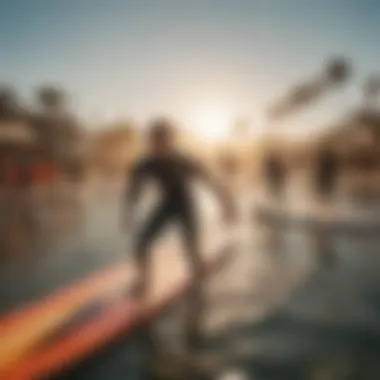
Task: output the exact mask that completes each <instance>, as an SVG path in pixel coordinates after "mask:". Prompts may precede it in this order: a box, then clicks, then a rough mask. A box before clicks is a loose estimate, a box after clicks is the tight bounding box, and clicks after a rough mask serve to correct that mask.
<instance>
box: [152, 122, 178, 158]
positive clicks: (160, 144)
mask: <svg viewBox="0 0 380 380" xmlns="http://www.w3.org/2000/svg"><path fill="white" fill-rule="evenodd" d="M175 139H176V126H175V125H174V123H173V122H172V121H170V120H169V119H166V118H159V119H155V120H153V121H152V122H151V123H150V125H149V126H148V142H149V146H150V149H151V150H152V151H153V153H158V154H165V153H168V152H171V151H172V150H173V149H174V145H175Z"/></svg>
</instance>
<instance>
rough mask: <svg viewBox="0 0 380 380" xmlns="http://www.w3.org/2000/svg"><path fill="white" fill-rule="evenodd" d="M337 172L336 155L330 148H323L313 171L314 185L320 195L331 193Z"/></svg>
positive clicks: (325, 195) (324, 195)
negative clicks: (314, 171)
mask: <svg viewBox="0 0 380 380" xmlns="http://www.w3.org/2000/svg"><path fill="white" fill-rule="evenodd" d="M338 174H339V166H338V160H337V157H336V156H335V154H334V153H333V152H332V151H331V150H329V149H325V150H323V151H322V152H321V153H320V154H319V157H318V161H317V168H316V173H315V187H316V190H317V192H318V194H319V195H320V196H322V197H327V196H329V195H331V194H332V192H333V190H334V187H335V185H336V181H337V179H338Z"/></svg>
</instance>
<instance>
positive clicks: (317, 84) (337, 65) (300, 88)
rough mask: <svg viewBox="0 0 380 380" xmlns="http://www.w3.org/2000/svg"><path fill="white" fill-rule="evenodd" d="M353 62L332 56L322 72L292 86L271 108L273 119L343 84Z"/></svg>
mask: <svg viewBox="0 0 380 380" xmlns="http://www.w3.org/2000/svg"><path fill="white" fill-rule="evenodd" d="M351 72H352V67H351V63H350V62H349V61H348V60H347V59H345V58H342V57H332V58H330V59H329V60H328V61H327V63H326V65H325V68H324V69H323V70H322V72H320V73H318V74H317V75H315V76H314V77H312V78H310V79H309V80H306V81H304V82H303V83H301V84H298V85H296V86H294V87H293V88H291V89H290V90H289V91H288V93H287V94H286V95H285V96H284V97H283V98H281V99H280V100H279V101H277V102H276V103H275V104H274V106H272V107H271V108H270V110H269V116H270V117H271V118H272V119H280V118H283V117H286V116H288V115H290V114H293V113H294V112H296V111H298V110H300V109H303V108H304V107H305V106H308V105H310V104H312V103H313V102H315V101H317V100H319V99H320V98H321V97H322V96H323V95H325V94H327V93H328V92H329V91H330V90H332V89H335V88H337V87H339V86H342V85H343V84H345V83H346V82H347V80H348V79H349V78H350V76H351Z"/></svg>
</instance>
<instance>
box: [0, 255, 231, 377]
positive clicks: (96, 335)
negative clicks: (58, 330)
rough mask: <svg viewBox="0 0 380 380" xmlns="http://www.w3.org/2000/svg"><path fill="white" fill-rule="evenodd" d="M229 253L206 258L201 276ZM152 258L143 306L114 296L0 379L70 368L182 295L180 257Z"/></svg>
mask: <svg viewBox="0 0 380 380" xmlns="http://www.w3.org/2000/svg"><path fill="white" fill-rule="evenodd" d="M231 252H232V248H224V249H217V250H216V251H215V252H214V253H211V254H209V255H206V258H205V269H206V270H205V275H207V274H211V273H213V272H215V270H216V269H217V268H220V265H221V264H223V263H226V262H227V259H228V258H229V257H230V256H231ZM156 257H158V262H157V263H156V265H155V269H156V270H155V273H154V275H153V277H154V279H153V284H154V286H152V289H153V290H152V292H151V294H150V296H149V298H148V301H147V302H146V303H145V305H144V306H142V305H138V304H136V303H135V302H131V301H128V300H127V299H126V298H123V297H122V296H120V294H118V295H116V296H115V299H114V300H112V301H110V302H108V306H105V307H104V308H103V310H102V311H101V312H100V313H97V314H96V316H95V317H94V319H93V320H90V321H86V322H85V323H84V325H80V326H77V327H76V328H75V329H74V331H71V332H67V333H66V334H64V335H63V336H62V338H61V339H60V340H59V341H56V340H54V341H53V342H52V344H44V345H43V346H40V347H39V348H36V349H34V350H32V352H29V353H24V354H23V355H21V357H20V355H18V356H17V358H14V360H9V361H8V362H7V363H5V364H4V365H3V366H2V368H1V371H0V378H1V379H20V380H22V379H38V378H40V377H41V376H43V375H46V374H51V373H55V372H57V371H59V370H60V369H64V368H65V367H67V366H70V365H74V364H75V363H78V362H80V361H81V360H83V359H84V358H86V357H87V356H89V355H91V354H92V353H94V352H96V351H97V350H98V349H100V348H102V347H104V346H107V344H111V343H112V342H113V341H114V340H115V339H117V337H119V336H120V335H124V336H125V335H128V333H130V332H132V331H133V330H134V328H136V327H137V326H138V325H139V324H141V323H144V322H145V321H148V320H149V319H150V318H152V317H154V316H155V315H157V313H159V312H160V311H161V310H162V309H163V308H164V307H165V306H167V305H169V304H170V303H172V302H173V301H174V300H176V299H178V298H179V297H181V296H182V295H183V294H185V293H186V291H187V290H188V289H189V288H190V286H191V279H190V278H189V275H188V273H187V271H186V265H185V264H186V263H184V260H183V258H182V257H181V255H173V254H170V252H162V253H161V254H160V255H156ZM176 257H177V259H176ZM51 331H52V330H50V332H51ZM45 337H46V335H45Z"/></svg>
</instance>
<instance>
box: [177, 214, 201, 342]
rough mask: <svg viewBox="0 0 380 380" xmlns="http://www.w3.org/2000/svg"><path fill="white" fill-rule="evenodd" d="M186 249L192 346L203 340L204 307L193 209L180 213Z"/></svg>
mask: <svg viewBox="0 0 380 380" xmlns="http://www.w3.org/2000/svg"><path fill="white" fill-rule="evenodd" d="M179 219H180V224H181V227H182V234H183V239H184V245H185V251H186V256H187V260H188V263H189V267H190V271H191V276H192V286H191V292H190V297H189V300H188V307H187V309H188V310H187V321H186V335H187V344H188V345H189V346H190V348H194V347H197V346H198V345H199V343H200V341H201V334H200V332H201V320H202V315H203V309H204V295H203V273H202V272H203V266H202V255H201V250H200V244H199V234H198V225H197V224H198V223H197V219H196V215H195V212H194V210H193V209H191V208H190V209H185V210H183V211H182V212H181V213H180V215H179Z"/></svg>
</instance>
